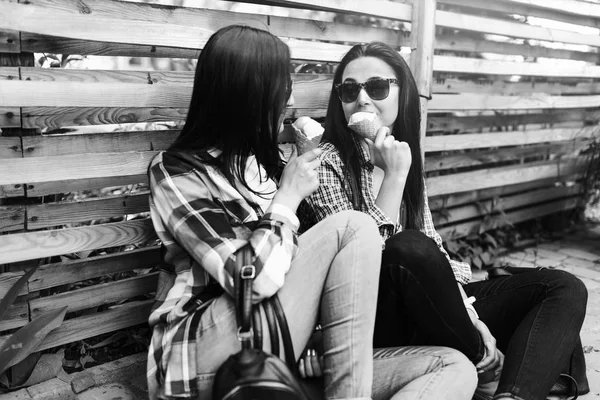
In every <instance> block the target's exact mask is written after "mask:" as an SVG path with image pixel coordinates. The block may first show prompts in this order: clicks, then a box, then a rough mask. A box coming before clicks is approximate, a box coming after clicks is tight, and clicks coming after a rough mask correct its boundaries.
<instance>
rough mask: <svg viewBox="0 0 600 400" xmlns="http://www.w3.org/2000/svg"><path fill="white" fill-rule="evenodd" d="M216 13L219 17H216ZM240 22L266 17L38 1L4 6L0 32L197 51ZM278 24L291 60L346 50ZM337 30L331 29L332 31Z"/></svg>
mask: <svg viewBox="0 0 600 400" xmlns="http://www.w3.org/2000/svg"><path fill="white" fill-rule="evenodd" d="M382 3H383V2H382ZM217 13H218V14H217ZM215 15H218V16H219V17H218V18H215V17H214V16H215ZM240 18H241V20H240V21H238V22H241V23H243V24H244V25H250V26H255V27H258V28H263V29H264V28H265V27H267V24H268V21H267V20H268V18H269V17H268V16H258V15H251V16H246V15H244V14H237V13H226V12H223V11H218V12H216V11H206V10H201V9H187V8H174V7H170V8H166V7H161V6H159V5H152V6H149V5H147V4H144V3H126V2H117V1H104V2H100V1H94V0H89V1H87V2H86V4H85V12H80V9H79V8H78V7H77V6H76V5H73V3H71V2H68V1H66V0H60V1H59V0H56V1H52V2H50V1H48V0H38V1H36V2H35V3H34V2H28V3H27V4H19V3H7V4H6V6H4V7H3V9H2V10H0V21H2V22H0V28H5V29H14V30H21V31H27V32H32V33H37V34H44V35H52V34H55V33H56V32H60V34H61V36H63V37H68V38H76V39H86V40H94V41H104V42H117V43H129V44H140V45H156V46H169V47H179V48H188V49H201V48H203V46H204V44H205V43H206V41H207V40H208V38H209V37H210V35H212V33H214V31H216V30H217V29H219V28H220V27H222V26H226V25H230V24H232V23H234V22H236V20H238V19H240ZM33 21H35V23H33ZM203 21H205V24H203V23H202V22H203ZM281 25H282V29H283V30H282V31H281V32H274V33H275V34H278V33H279V34H281V35H285V36H286V37H285V38H282V40H284V41H285V42H286V43H287V44H288V46H289V47H290V50H291V53H292V57H294V58H297V59H304V60H321V61H338V60H339V59H340V58H341V56H342V55H343V54H344V53H345V52H346V51H347V50H348V48H349V46H346V45H337V44H328V43H320V42H314V41H312V40H299V39H294V38H293V36H292V38H289V37H287V36H288V35H289V34H290V33H294V32H289V28H295V32H296V33H300V32H303V33H304V36H307V37H311V35H307V34H306V29H307V25H306V22H304V21H297V23H296V25H297V26H295V27H294V26H293V24H292V22H291V21H287V22H285V24H281ZM275 28H277V26H275ZM336 29H337V28H336ZM336 29H331V30H330V31H333V32H335V31H336ZM347 29H349V28H347ZM312 32H313V33H314V34H317V35H318V36H320V37H325V38H327V37H328V34H329V33H328V34H324V32H325V31H323V30H321V29H318V25H317V26H316V27H313V29H312ZM365 32H366V30H365ZM343 33H344V32H342V31H340V32H339V33H338V35H340V36H343ZM299 36H302V35H299ZM365 37H366V38H369V34H365ZM398 37H400V36H398ZM344 40H347V38H346V39H344Z"/></svg>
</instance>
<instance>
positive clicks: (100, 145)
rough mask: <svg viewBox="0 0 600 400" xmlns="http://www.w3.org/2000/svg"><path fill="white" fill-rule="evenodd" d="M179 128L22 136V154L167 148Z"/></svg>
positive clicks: (61, 153)
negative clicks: (23, 150)
mask: <svg viewBox="0 0 600 400" xmlns="http://www.w3.org/2000/svg"><path fill="white" fill-rule="evenodd" d="M179 132H180V131H179V130H170V131H133V132H107V133H95V134H71V135H60V134H57V135H42V136H25V137H23V146H24V148H25V152H24V157H51V156H59V155H77V154H82V153H86V154H88V153H125V152H130V151H150V150H153V151H156V150H166V149H167V148H168V147H169V146H170V145H171V144H172V143H173V142H174V141H175V139H176V138H177V135H179ZM0 143H1V142H0Z"/></svg>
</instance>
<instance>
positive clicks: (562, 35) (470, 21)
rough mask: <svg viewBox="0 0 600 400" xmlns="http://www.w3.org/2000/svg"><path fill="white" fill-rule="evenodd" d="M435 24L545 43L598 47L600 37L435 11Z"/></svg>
mask: <svg viewBox="0 0 600 400" xmlns="http://www.w3.org/2000/svg"><path fill="white" fill-rule="evenodd" d="M435 23H436V25H439V26H444V27H446V28H452V29H460V30H464V31H473V32H482V33H491V34H494V35H503V36H509V37H515V38H523V39H536V40H544V41H547V42H562V43H571V44H583V45H588V46H596V47H599V46H600V37H599V36H598V35H586V34H583V33H578V32H573V31H566V30H561V29H549V28H543V27H539V26H533V25H529V24H525V23H520V22H510V21H506V20H501V19H494V18H486V17H479V16H474V15H467V14H459V13H454V12H449V11H442V10H437V11H436V14H435Z"/></svg>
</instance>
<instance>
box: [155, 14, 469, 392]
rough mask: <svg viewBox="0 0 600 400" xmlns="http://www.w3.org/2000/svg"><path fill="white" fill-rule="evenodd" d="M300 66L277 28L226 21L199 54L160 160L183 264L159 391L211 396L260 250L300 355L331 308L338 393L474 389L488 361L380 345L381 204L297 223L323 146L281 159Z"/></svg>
mask: <svg viewBox="0 0 600 400" xmlns="http://www.w3.org/2000/svg"><path fill="white" fill-rule="evenodd" d="M289 70H290V53H289V49H288V47H287V46H286V45H285V44H284V43H283V42H282V41H281V40H279V39H278V38H277V37H275V36H273V35H271V34H270V33H268V32H265V31H262V30H258V29H254V28H250V27H243V26H230V27H226V28H223V29H221V30H219V31H217V32H216V33H215V34H214V35H213V36H211V38H210V39H209V40H208V42H207V43H206V46H205V48H204V49H203V50H202V53H201V54H200V56H199V58H198V64H197V67H196V73H195V79H194V88H193V91H192V98H191V103H190V110H189V113H188V116H187V120H186V123H185V126H184V128H183V130H182V131H181V133H180V135H179V137H178V138H177V140H176V141H175V143H174V144H173V145H172V147H171V148H170V149H169V150H167V151H165V152H161V153H159V154H158V155H157V156H156V157H155V158H154V159H153V161H152V162H151V164H150V167H149V170H148V174H149V178H150V192H151V196H150V210H151V215H152V221H153V223H154V227H155V229H156V232H157V234H158V236H159V238H160V239H161V241H162V244H163V254H164V259H165V264H167V265H168V266H169V272H171V276H170V278H169V276H168V274H167V275H165V274H163V275H162V276H161V279H160V283H161V284H160V285H159V288H158V290H157V297H158V301H157V304H156V306H155V308H154V309H153V312H152V314H151V316H150V321H149V322H150V325H151V326H152V328H153V335H152V341H151V345H150V349H149V360H148V388H149V393H150V398H151V399H155V398H161V399H174V398H178V399H179V398H195V399H211V398H212V395H211V393H212V384H213V378H214V374H215V372H216V371H217V369H218V368H219V366H220V365H221V364H222V363H223V362H224V361H225V360H226V359H227V358H228V357H229V356H230V355H231V354H233V353H236V352H238V351H239V350H240V343H239V341H238V339H237V324H236V316H235V315H236V314H235V307H234V303H233V301H232V297H231V296H232V294H233V292H234V288H233V284H234V283H233V282H234V279H233V276H232V266H233V265H234V263H235V258H236V255H237V254H239V252H240V251H241V250H242V249H243V248H250V250H251V252H252V254H253V259H254V266H255V268H256V271H257V272H256V277H255V278H254V280H253V300H254V302H255V303H257V304H260V302H261V300H263V299H267V298H269V297H271V296H273V295H274V294H277V295H278V296H279V299H280V301H281V303H282V305H283V309H284V311H285V313H286V315H287V320H288V323H289V328H290V332H291V335H292V342H293V346H294V349H295V354H298V355H299V354H300V353H301V350H302V349H304V347H305V346H306V344H307V342H308V340H309V338H310V336H311V335H312V333H313V331H314V328H315V326H316V322H317V314H319V315H320V322H321V325H322V329H321V333H322V335H323V344H324V354H323V356H324V371H323V373H324V376H325V379H324V395H325V398H326V399H370V398H375V399H390V398H394V399H417V398H423V399H425V398H426V399H432V400H433V399H465V400H466V399H470V397H471V395H472V393H473V391H474V389H475V383H476V374H475V369H474V368H473V366H472V365H471V364H470V362H469V361H468V360H467V358H466V357H465V356H464V355H462V354H461V353H460V352H458V351H456V350H453V349H445V348H406V349H383V350H380V351H378V352H375V353H373V347H372V337H373V329H374V323H375V308H376V302H377V286H378V277H379V268H378V267H377V268H369V269H365V268H363V266H364V265H379V264H380V257H381V253H380V252H379V251H378V249H379V246H380V243H379V240H378V235H377V227H376V225H375V223H374V222H373V221H372V220H371V219H370V218H369V217H368V216H366V215H365V214H362V213H359V212H355V211H345V212H343V213H339V214H336V215H335V216H331V217H330V218H326V219H324V220H323V221H322V222H320V223H318V224H316V225H315V226H314V227H313V228H312V229H310V230H309V231H307V232H305V233H304V234H303V235H302V236H298V235H297V233H296V232H297V228H298V225H299V222H298V219H297V217H296V214H295V212H296V208H297V207H298V204H299V203H300V201H301V200H302V199H303V198H305V197H306V196H308V195H310V194H311V193H312V192H313V191H314V190H315V189H316V188H317V186H318V185H319V181H318V177H317V172H316V171H315V169H316V168H317V167H318V165H319V163H320V162H319V159H318V156H319V154H320V153H321V151H320V150H318V149H316V150H313V151H310V152H307V153H305V154H303V155H301V156H295V155H293V156H292V157H291V159H290V160H289V161H288V163H287V164H286V165H285V166H284V167H282V163H281V159H280V153H279V149H278V142H277V135H278V133H279V132H280V130H281V128H282V121H283V112H284V109H285V107H286V104H287V105H288V106H289V105H292V104H293V102H294V100H293V97H292V96H291V89H292V88H291V80H290V73H289ZM192 296H193V298H194V300H193V301H190V298H192ZM190 305H192V306H193V307H191V306H190ZM196 306H198V307H196ZM261 316H262V320H263V321H262V323H263V326H266V319H265V316H264V311H263V310H261ZM263 339H264V341H263V344H264V348H265V349H267V351H268V349H270V346H271V344H270V340H269V336H268V335H264V337H263ZM433 378H435V379H433ZM445 392H448V393H449V394H448V396H449V397H447V395H446V393H445Z"/></svg>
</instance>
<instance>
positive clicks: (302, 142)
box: [292, 117, 323, 155]
mask: <svg viewBox="0 0 600 400" xmlns="http://www.w3.org/2000/svg"><path fill="white" fill-rule="evenodd" d="M292 127H293V128H294V137H295V139H296V148H297V149H298V155H300V154H304V153H306V152H307V151H311V150H314V149H316V148H317V147H318V146H319V143H321V138H322V137H323V127H322V126H321V124H319V123H318V122H317V121H315V120H313V119H311V118H309V117H300V118H298V119H297V120H296V122H294V123H293V124H292Z"/></svg>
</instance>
